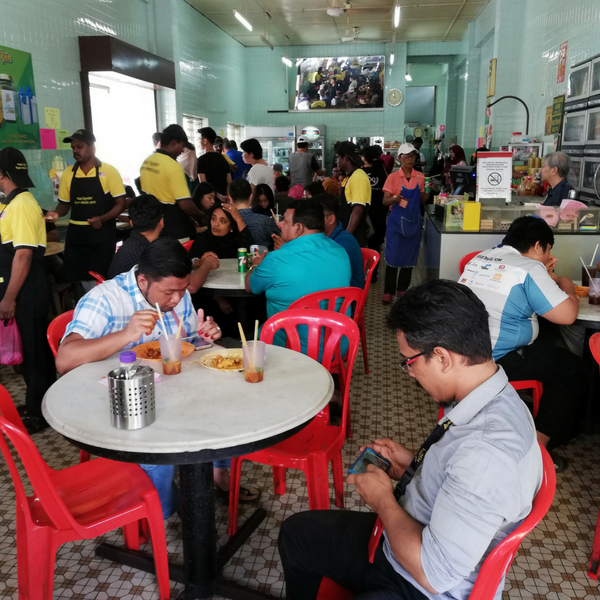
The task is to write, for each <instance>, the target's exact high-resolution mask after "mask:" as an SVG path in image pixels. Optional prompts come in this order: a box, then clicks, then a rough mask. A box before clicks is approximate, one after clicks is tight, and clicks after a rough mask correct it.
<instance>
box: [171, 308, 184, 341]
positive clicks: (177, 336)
mask: <svg viewBox="0 0 600 600" xmlns="http://www.w3.org/2000/svg"><path fill="white" fill-rule="evenodd" d="M173 316H174V317H175V318H176V317H177V315H176V314H175V311H173ZM182 325H183V319H180V320H179V327H178V328H177V335H176V336H175V339H176V340H178V339H179V336H181V326H182Z"/></svg>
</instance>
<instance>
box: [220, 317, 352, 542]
mask: <svg viewBox="0 0 600 600" xmlns="http://www.w3.org/2000/svg"><path fill="white" fill-rule="evenodd" d="M299 325H305V326H307V328H308V342H307V352H306V354H307V355H308V356H310V357H311V358H313V359H315V360H318V357H319V353H320V349H321V342H323V351H322V352H321V355H322V356H321V364H322V365H323V366H324V367H325V368H326V369H327V370H330V368H331V364H332V362H333V361H334V360H336V359H337V360H341V357H340V341H341V339H342V337H344V336H345V337H346V338H348V351H347V353H346V358H345V360H346V368H345V369H346V371H345V372H346V377H345V378H344V387H343V388H342V389H341V390H340V393H341V395H342V421H341V424H340V425H339V426H332V425H327V424H325V423H324V422H323V420H322V419H313V420H312V421H311V422H310V423H309V424H308V425H307V426H306V427H304V429H302V430H301V431H299V432H298V433H296V434H295V435H293V436H292V437H290V438H288V439H287V440H284V441H283V442H279V443H278V444H275V446H271V447H270V448H266V449H265V450H259V451H258V452H253V453H252V454H246V455H245V456H240V457H237V458H232V459H231V489H230V492H229V535H230V536H232V535H234V534H235V532H236V531H237V518H238V503H239V490H240V478H241V474H242V468H241V467H242V461H243V460H251V461H254V462H258V463H261V464H263V465H271V466H272V467H273V484H274V488H275V493H276V494H285V473H286V469H301V470H302V471H303V472H304V473H305V475H306V481H307V488H308V505H309V508H310V509H311V510H327V509H329V470H328V466H329V463H330V462H331V463H332V470H333V485H334V488H335V504H336V506H339V507H343V506H344V473H343V464H342V446H343V445H344V440H345V438H346V436H345V432H346V418H347V414H348V402H349V393H350V379H351V378H352V368H353V367H354V361H355V359H356V354H357V352H358V344H359V339H360V333H359V331H358V326H357V325H356V323H355V322H354V321H353V320H352V319H350V318H349V317H347V316H346V315H342V314H339V313H335V312H332V311H324V310H302V309H297V310H288V311H285V312H281V313H279V314H277V315H274V316H273V317H271V318H270V319H269V320H268V321H267V322H266V323H265V324H264V325H263V328H262V332H261V336H260V339H261V340H262V341H263V342H266V343H267V344H272V343H273V337H274V335H275V333H276V332H277V331H280V330H282V329H283V330H284V331H285V334H286V336H287V340H288V347H289V348H291V349H292V350H296V351H297V352H300V350H301V345H300V336H299V335H298V330H297V328H298V326H299ZM322 334H323V335H322ZM322 338H323V339H322Z"/></svg>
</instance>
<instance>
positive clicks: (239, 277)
mask: <svg viewBox="0 0 600 600" xmlns="http://www.w3.org/2000/svg"><path fill="white" fill-rule="evenodd" d="M245 281H246V273H238V262H237V258H223V259H221V260H220V261H219V268H218V269H217V270H215V271H211V272H210V273H209V274H208V277H207V278H206V281H205V282H204V285H203V286H202V287H203V288H208V289H219V290H245V289H246V284H245Z"/></svg>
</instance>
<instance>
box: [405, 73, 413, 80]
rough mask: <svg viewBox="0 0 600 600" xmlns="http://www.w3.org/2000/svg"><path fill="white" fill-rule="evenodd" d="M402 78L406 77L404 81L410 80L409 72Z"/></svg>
mask: <svg viewBox="0 0 600 600" xmlns="http://www.w3.org/2000/svg"><path fill="white" fill-rule="evenodd" d="M404 79H406V81H412V77H411V76H410V73H407V74H406V75H405V76H404Z"/></svg>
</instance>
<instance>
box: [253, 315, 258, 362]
mask: <svg viewBox="0 0 600 600" xmlns="http://www.w3.org/2000/svg"><path fill="white" fill-rule="evenodd" d="M257 342H258V319H256V321H254V347H253V348H252V366H253V367H255V366H256V346H257Z"/></svg>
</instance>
